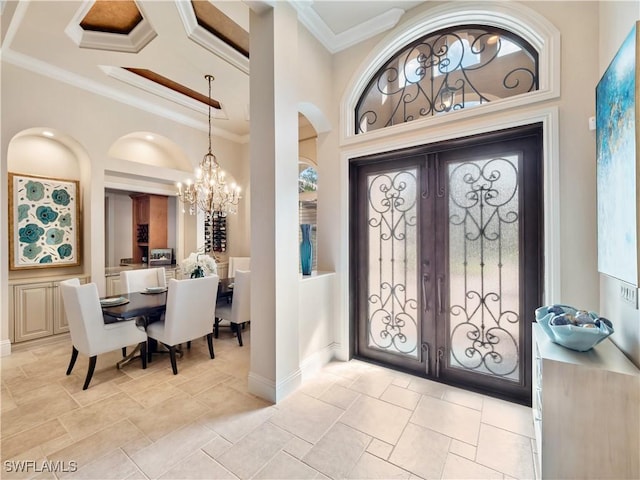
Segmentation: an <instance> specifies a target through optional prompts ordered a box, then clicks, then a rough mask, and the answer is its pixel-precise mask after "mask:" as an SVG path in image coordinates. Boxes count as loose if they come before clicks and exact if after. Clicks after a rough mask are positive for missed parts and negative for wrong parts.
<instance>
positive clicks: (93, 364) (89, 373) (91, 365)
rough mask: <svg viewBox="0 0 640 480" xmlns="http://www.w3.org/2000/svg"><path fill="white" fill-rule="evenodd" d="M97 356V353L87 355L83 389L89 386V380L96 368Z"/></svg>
mask: <svg viewBox="0 0 640 480" xmlns="http://www.w3.org/2000/svg"><path fill="white" fill-rule="evenodd" d="M97 358H98V356H97V355H94V356H93V357H89V370H87V378H85V379H84V387H82V389H83V390H86V389H87V388H89V382H90V381H91V377H93V371H94V370H95V369H96V359H97Z"/></svg>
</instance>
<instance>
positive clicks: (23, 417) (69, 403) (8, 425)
mask: <svg viewBox="0 0 640 480" xmlns="http://www.w3.org/2000/svg"><path fill="white" fill-rule="evenodd" d="M78 407H79V406H78V404H77V403H76V402H75V401H74V400H73V399H72V398H71V397H70V396H69V395H68V394H67V393H66V392H64V393H63V394H61V395H60V396H58V397H55V398H53V399H51V400H50V401H48V402H39V401H37V400H36V401H34V402H33V401H32V402H26V403H24V404H22V405H18V406H17V407H16V408H13V409H11V410H7V411H5V412H2V436H3V437H7V436H11V435H15V434H16V433H19V432H22V431H24V430H27V429H29V428H33V427H35V426H36V425H40V424H41V423H44V422H46V421H48V420H51V419H53V418H56V417H59V416H60V415H64V414H66V413H67V412H72V411H74V410H77V409H78ZM63 424H64V422H63Z"/></svg>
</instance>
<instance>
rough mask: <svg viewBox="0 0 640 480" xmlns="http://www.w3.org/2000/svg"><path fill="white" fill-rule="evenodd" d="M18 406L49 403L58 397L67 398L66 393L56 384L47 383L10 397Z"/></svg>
mask: <svg viewBox="0 0 640 480" xmlns="http://www.w3.org/2000/svg"><path fill="white" fill-rule="evenodd" d="M11 396H12V397H13V399H14V400H15V402H16V403H17V404H18V405H24V404H25V403H34V404H35V403H38V402H43V403H44V402H50V401H52V400H55V399H56V398H59V397H61V396H62V397H67V396H68V395H67V392H66V391H65V389H64V388H62V387H61V386H60V385H58V384H57V383H47V384H45V385H41V386H39V387H36V388H34V389H32V390H28V391H23V392H20V393H13V394H12V395H11Z"/></svg>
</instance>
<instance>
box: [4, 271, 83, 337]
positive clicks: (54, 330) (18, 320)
mask: <svg viewBox="0 0 640 480" xmlns="http://www.w3.org/2000/svg"><path fill="white" fill-rule="evenodd" d="M69 278H75V277H64V278H56V279H44V278H41V279H37V280H35V281H34V280H30V281H29V282H28V283H27V281H16V282H10V284H9V286H10V291H11V304H10V315H11V317H12V322H11V325H12V326H13V336H12V337H13V341H14V342H15V343H18V342H24V341H27V340H34V339H36V338H42V337H48V336H50V335H56V334H58V333H65V332H68V331H69V325H68V323H67V316H66V314H65V311H64V304H63V302H62V296H61V294H60V288H58V286H59V284H60V282H61V281H63V280H68V279H69ZM87 280H88V277H80V283H87Z"/></svg>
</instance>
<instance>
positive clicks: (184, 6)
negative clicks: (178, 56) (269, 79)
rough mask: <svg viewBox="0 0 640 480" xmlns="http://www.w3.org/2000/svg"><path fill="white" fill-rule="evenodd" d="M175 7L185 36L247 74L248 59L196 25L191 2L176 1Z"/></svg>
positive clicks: (196, 21)
mask: <svg viewBox="0 0 640 480" xmlns="http://www.w3.org/2000/svg"><path fill="white" fill-rule="evenodd" d="M175 4H176V8H177V9H178V13H179V14H180V20H182V25H183V26H184V30H185V33H186V34H187V37H188V38H189V40H191V41H192V42H195V43H197V44H198V45H200V46H201V47H203V48H205V49H206V50H208V51H210V52H211V53H213V54H214V55H216V56H218V57H220V58H221V59H223V60H224V61H225V62H227V63H229V64H230V65H233V66H234V67H236V68H237V69H238V70H240V71H241V72H243V73H246V74H247V75H249V59H248V58H247V57H245V56H244V55H243V54H241V53H240V52H238V51H237V50H236V49H235V48H233V47H231V46H230V45H228V44H227V43H225V42H223V41H222V40H220V39H219V38H218V37H216V36H215V35H213V34H211V33H210V32H209V31H207V30H206V29H204V28H202V27H201V26H200V25H198V20H197V19H196V15H195V13H194V12H193V7H192V6H191V2H184V1H179V0H178V1H176V2H175Z"/></svg>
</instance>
